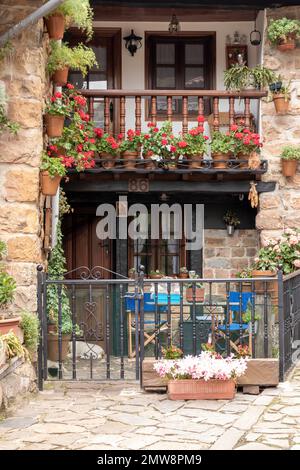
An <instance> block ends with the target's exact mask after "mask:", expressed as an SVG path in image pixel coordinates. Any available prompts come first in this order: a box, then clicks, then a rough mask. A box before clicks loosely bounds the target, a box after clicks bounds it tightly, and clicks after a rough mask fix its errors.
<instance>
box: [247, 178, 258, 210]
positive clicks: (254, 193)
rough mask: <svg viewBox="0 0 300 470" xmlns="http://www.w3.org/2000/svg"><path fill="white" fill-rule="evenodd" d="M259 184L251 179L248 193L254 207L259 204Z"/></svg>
mask: <svg viewBox="0 0 300 470" xmlns="http://www.w3.org/2000/svg"><path fill="white" fill-rule="evenodd" d="M256 186H257V184H256V183H254V181H250V191H249V194H248V201H250V204H251V207H252V209H254V207H257V206H258V194H257V191H256Z"/></svg>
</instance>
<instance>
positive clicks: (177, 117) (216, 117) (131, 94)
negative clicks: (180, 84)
mask: <svg viewBox="0 0 300 470" xmlns="http://www.w3.org/2000/svg"><path fill="white" fill-rule="evenodd" d="M81 93H82V94H83V95H84V96H86V97H87V98H88V108H89V113H90V115H91V118H93V117H94V116H95V109H96V106H95V103H96V102H99V100H100V101H101V100H103V103H104V111H103V122H104V130H105V132H107V133H108V132H113V130H114V131H117V132H120V133H121V134H124V133H125V131H126V127H127V126H126V119H127V118H129V115H130V118H131V116H132V108H130V111H129V110H128V109H127V103H128V101H129V100H133V101H134V111H133V113H134V116H135V129H136V131H141V129H142V120H143V119H142V118H143V116H142V113H143V106H142V100H143V99H145V103H146V106H145V113H144V120H145V121H150V120H151V121H152V122H153V123H155V124H156V123H157V120H158V119H160V120H161V119H162V120H167V121H171V122H172V121H176V122H178V121H179V122H181V125H182V132H183V134H185V133H186V132H187V131H188V122H189V120H191V121H196V119H197V116H202V117H204V113H205V100H206V102H207V100H210V101H211V103H212V127H213V130H214V131H218V130H219V129H220V127H221V122H220V101H224V100H226V101H227V102H228V105H227V109H226V111H227V112H228V116H229V118H228V124H229V126H231V125H232V124H234V122H235V118H236V111H235V102H236V101H238V102H239V103H240V102H241V101H243V103H244V110H243V112H242V115H243V118H244V121H245V127H246V128H249V127H250V125H251V109H250V108H251V100H259V99H260V98H262V97H264V96H266V95H267V93H266V92H263V91H243V92H229V91H217V90H81ZM158 97H165V99H166V110H165V113H159V112H158V103H157V98H158ZM190 97H191V98H197V108H198V110H197V112H195V111H194V113H193V114H191V113H189V109H188V105H189V101H188V100H189V98H190ZM178 98H179V99H181V100H182V104H181V111H180V114H178V113H177V112H176V113H174V112H173V100H174V99H178ZM225 108H226V106H225ZM238 115H239V117H240V116H241V112H240V111H239V112H238ZM112 121H114V123H115V126H117V129H116V128H113V125H112Z"/></svg>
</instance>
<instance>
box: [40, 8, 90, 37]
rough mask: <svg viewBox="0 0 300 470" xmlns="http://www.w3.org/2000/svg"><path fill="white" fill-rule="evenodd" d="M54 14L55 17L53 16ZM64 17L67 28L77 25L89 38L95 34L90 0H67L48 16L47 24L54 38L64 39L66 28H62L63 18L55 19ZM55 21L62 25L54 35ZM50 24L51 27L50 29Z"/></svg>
mask: <svg viewBox="0 0 300 470" xmlns="http://www.w3.org/2000/svg"><path fill="white" fill-rule="evenodd" d="M53 16H54V18H53ZM57 17H62V18H63V19H64V23H65V25H66V28H67V29H68V28H70V27H71V26H77V28H79V29H81V30H82V31H85V33H86V36H87V39H91V38H92V36H93V9H92V8H91V6H90V1H89V0H65V1H64V2H63V3H62V4H61V5H60V6H59V7H58V8H56V10H55V11H54V12H53V13H51V14H50V15H48V16H47V17H46V24H47V29H48V32H49V35H50V37H51V38H52V39H62V37H63V32H64V29H62V20H61V19H59V20H57V19H55V18H57ZM53 23H55V25H57V23H58V26H60V29H59V31H58V32H57V34H56V35H55V36H53V29H52V28H53V26H52V25H53ZM49 26H50V29H49Z"/></svg>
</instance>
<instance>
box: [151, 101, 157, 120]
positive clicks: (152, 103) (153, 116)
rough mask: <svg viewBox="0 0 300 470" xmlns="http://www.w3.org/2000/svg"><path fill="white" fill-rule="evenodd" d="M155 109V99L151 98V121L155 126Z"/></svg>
mask: <svg viewBox="0 0 300 470" xmlns="http://www.w3.org/2000/svg"><path fill="white" fill-rule="evenodd" d="M156 109H157V98H156V96H151V121H152V122H153V124H156Z"/></svg>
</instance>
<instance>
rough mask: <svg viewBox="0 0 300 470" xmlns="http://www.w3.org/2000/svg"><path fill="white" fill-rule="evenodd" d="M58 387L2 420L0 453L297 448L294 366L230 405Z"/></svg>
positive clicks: (299, 421) (298, 399)
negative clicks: (279, 380) (284, 378)
mask: <svg viewBox="0 0 300 470" xmlns="http://www.w3.org/2000/svg"><path fill="white" fill-rule="evenodd" d="M56 384H57V383H56ZM56 384H54V383H53V382H52V383H51V384H46V390H45V391H44V392H42V393H40V394H39V395H37V396H36V397H33V398H32V399H31V401H30V402H28V403H27V404H24V406H23V407H22V408H20V409H18V410H16V411H15V412H14V413H13V416H12V417H9V418H7V419H5V420H2V421H1V422H0V450H4V449H12V450H13V449H24V450H25V449H28V450H29V449H35V450H38V449H41V450H47V449H82V450H88V449H95V450H101V449H103V450H112V449H117V450H118V449H119V450H124V449H153V450H158V449H162V450H166V449H167V450H172V449H179V450H201V449H253V450H254V449H266V450H267V449H300V367H298V368H297V369H296V370H295V372H294V374H293V377H292V378H291V380H290V381H289V382H285V383H283V384H281V385H280V386H279V387H278V388H277V389H274V388H272V389H266V390H265V391H264V392H263V393H262V394H261V395H259V396H253V395H243V394H242V393H237V395H236V398H235V399H234V400H232V401H221V400H219V401H213V400H212V401H210V400H208V401H200V400H199V401H193V400H191V401H171V400H168V399H167V397H166V394H163V393H144V392H142V391H140V389H139V387H138V385H136V384H135V383H129V382H128V383H125V384H124V383H121V382H116V383H113V384H107V383H106V384H96V383H90V384H86V383H82V384H80V383H77V384H69V383H64V384H59V385H56ZM47 387H49V388H48V389H47Z"/></svg>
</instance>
